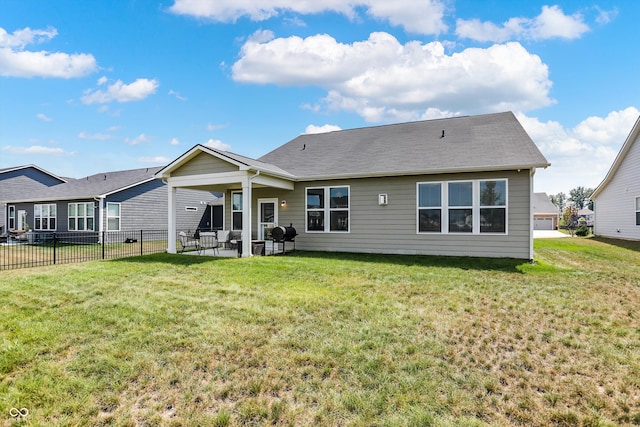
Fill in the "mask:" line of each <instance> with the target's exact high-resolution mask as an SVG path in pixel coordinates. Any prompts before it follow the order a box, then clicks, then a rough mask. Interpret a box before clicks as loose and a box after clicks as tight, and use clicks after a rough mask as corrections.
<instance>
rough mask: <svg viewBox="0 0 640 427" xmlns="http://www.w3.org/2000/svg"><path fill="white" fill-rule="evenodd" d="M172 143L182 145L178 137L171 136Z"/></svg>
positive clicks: (170, 142)
mask: <svg viewBox="0 0 640 427" xmlns="http://www.w3.org/2000/svg"><path fill="white" fill-rule="evenodd" d="M169 144H170V145H180V141H179V140H178V138H171V141H169Z"/></svg>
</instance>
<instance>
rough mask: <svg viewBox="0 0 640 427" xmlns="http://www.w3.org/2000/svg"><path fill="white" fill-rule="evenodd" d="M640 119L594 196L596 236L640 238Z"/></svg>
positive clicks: (594, 231) (592, 196)
mask: <svg viewBox="0 0 640 427" xmlns="http://www.w3.org/2000/svg"><path fill="white" fill-rule="evenodd" d="M638 140H640V118H638V120H636V123H635V125H634V126H633V129H632V130H631V133H630V134H629V136H628V137H627V139H626V140H625V142H624V144H623V145H622V148H621V149H620V152H619V153H618V156H617V157H616V159H615V160H614V161H613V165H611V169H609V172H608V173H607V175H606V176H605V178H604V180H603V181H602V182H601V183H600V185H598V187H597V188H596V189H595V190H594V192H593V194H592V195H591V200H593V201H594V206H595V207H594V216H595V225H594V230H593V233H594V234H595V235H597V236H605V237H613V238H618V239H629V240H640V142H639V141H638Z"/></svg>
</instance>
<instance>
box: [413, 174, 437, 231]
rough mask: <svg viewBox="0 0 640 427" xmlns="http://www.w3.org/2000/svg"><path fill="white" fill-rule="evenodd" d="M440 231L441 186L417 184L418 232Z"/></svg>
mask: <svg viewBox="0 0 640 427" xmlns="http://www.w3.org/2000/svg"><path fill="white" fill-rule="evenodd" d="M441 231H442V184H441V183H439V182H430V183H424V184H418V232H420V233H434V232H435V233H440V232H441Z"/></svg>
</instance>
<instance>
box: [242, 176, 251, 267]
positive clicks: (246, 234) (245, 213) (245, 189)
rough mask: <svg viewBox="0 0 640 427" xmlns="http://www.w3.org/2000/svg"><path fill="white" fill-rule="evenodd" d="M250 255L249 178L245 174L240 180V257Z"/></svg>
mask: <svg viewBox="0 0 640 427" xmlns="http://www.w3.org/2000/svg"><path fill="white" fill-rule="evenodd" d="M251 255H252V254H251V178H250V177H249V173H247V175H246V177H245V178H244V179H243V180H242V257H243V258H244V257H250V256H251Z"/></svg>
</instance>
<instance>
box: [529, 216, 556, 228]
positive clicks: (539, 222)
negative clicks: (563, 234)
mask: <svg viewBox="0 0 640 427" xmlns="http://www.w3.org/2000/svg"><path fill="white" fill-rule="evenodd" d="M533 229H534V230H554V229H555V228H554V224H553V218H545V217H543V218H539V217H536V218H534V219H533Z"/></svg>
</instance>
